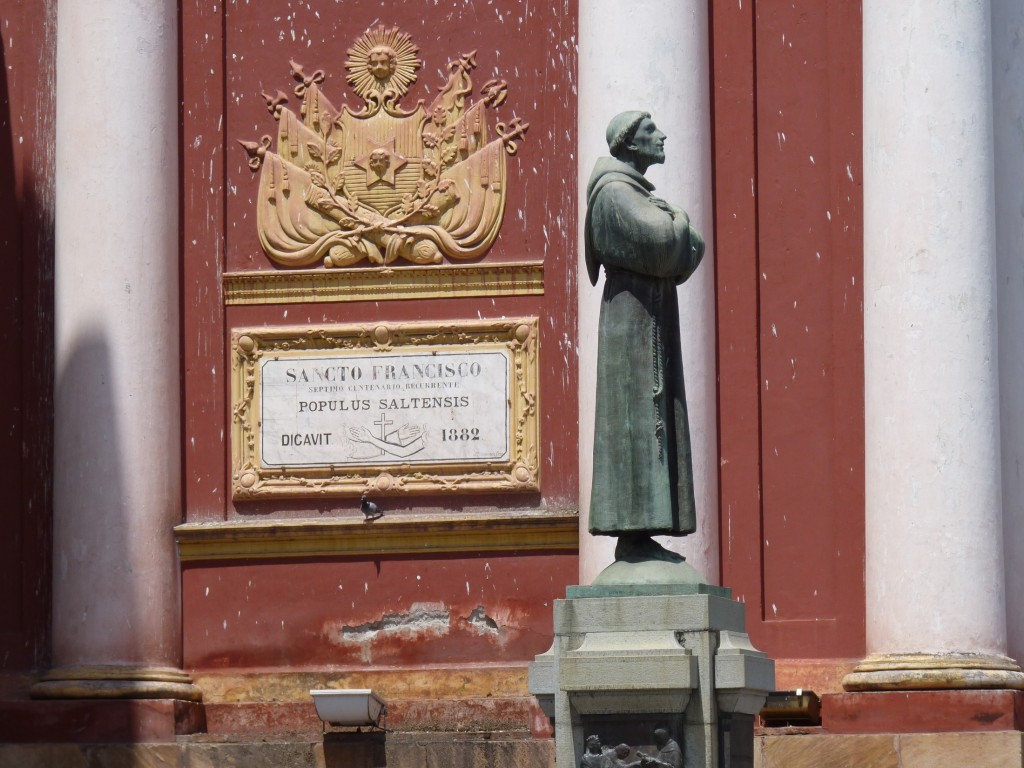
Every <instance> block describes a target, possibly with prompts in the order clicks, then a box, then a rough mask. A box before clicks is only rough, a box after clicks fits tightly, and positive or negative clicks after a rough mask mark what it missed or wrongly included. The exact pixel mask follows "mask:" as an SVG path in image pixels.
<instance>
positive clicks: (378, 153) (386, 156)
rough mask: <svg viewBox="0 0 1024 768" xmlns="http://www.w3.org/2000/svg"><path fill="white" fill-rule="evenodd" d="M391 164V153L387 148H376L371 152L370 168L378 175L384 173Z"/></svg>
mask: <svg viewBox="0 0 1024 768" xmlns="http://www.w3.org/2000/svg"><path fill="white" fill-rule="evenodd" d="M389 165H391V154H390V153H389V152H388V151H387V150H386V149H375V150H373V152H371V153H370V169H371V170H372V171H373V172H374V173H376V174H377V175H378V176H382V175H384V173H385V172H386V171H387V169H388V166H389Z"/></svg>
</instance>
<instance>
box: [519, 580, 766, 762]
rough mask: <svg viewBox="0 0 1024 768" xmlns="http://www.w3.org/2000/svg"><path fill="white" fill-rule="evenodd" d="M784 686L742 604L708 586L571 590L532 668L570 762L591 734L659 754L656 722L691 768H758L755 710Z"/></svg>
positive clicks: (533, 682)
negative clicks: (754, 637) (748, 626)
mask: <svg viewBox="0 0 1024 768" xmlns="http://www.w3.org/2000/svg"><path fill="white" fill-rule="evenodd" d="M774 685H775V665H774V662H773V661H772V660H771V659H769V658H768V657H767V656H766V655H765V654H763V653H761V652H760V651H757V650H755V649H754V648H753V646H751V645H750V641H749V639H748V637H747V635H746V633H745V631H744V618H743V605H742V604H741V603H738V602H736V601H734V600H732V599H731V598H730V596H729V590H727V589H722V588H720V587H713V586H709V585H706V584H700V585H673V586H661V585H655V586H646V587H640V586H636V587H630V586H603V587H597V586H593V587H570V588H569V590H568V595H567V599H565V600H557V601H555V642H554V645H553V646H552V648H551V650H550V651H548V652H547V653H545V654H542V655H540V656H538V657H537V660H536V661H535V662H534V663H533V664H532V665H531V669H530V692H531V693H533V694H534V695H536V696H537V697H538V699H539V700H540V702H541V706H542V707H543V708H544V709H545V711H547V712H549V713H553V716H554V721H555V743H556V749H557V755H558V764H559V765H568V766H577V765H579V764H580V760H581V758H582V757H583V754H584V749H585V738H586V737H587V736H589V735H591V734H597V735H599V736H600V737H601V739H602V743H603V744H605V745H608V746H614V745H615V744H619V743H626V744H629V745H630V746H633V747H637V746H639V745H644V744H646V745H648V746H646V747H641V748H643V749H644V751H645V752H647V753H648V754H655V753H656V752H657V749H655V748H653V747H651V746H650V745H651V744H652V743H653V737H652V735H651V734H652V733H653V730H654V729H655V728H664V729H665V730H667V731H668V732H669V733H670V734H671V736H672V738H673V739H675V740H676V741H677V742H678V743H679V745H680V747H681V749H682V752H683V755H684V758H685V763H684V764H685V766H686V768H698V767H700V768H717V766H743V765H751V766H752V765H753V756H752V753H753V749H752V744H753V722H754V716H755V715H756V714H757V712H758V711H759V710H760V709H761V706H762V704H763V703H764V700H765V697H766V696H767V694H768V692H769V691H770V690H772V689H773V688H774ZM631 759H634V758H631Z"/></svg>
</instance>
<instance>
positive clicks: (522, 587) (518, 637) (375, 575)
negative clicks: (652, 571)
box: [182, 552, 577, 670]
mask: <svg viewBox="0 0 1024 768" xmlns="http://www.w3.org/2000/svg"><path fill="white" fill-rule="evenodd" d="M208 565H209V564H206V565H204V564H201V563H200V564H196V565H194V566H189V567H187V568H186V569H185V571H184V576H183V579H184V581H183V587H184V589H183V594H182V597H183V600H184V604H185V624H184V629H185V632H184V635H185V666H186V668H188V669H206V670H215V669H238V668H246V667H288V668H290V669H309V668H314V669H315V668H323V667H349V668H358V667H384V666H388V667H403V666H407V667H412V666H423V665H460V664H478V663H518V662H523V661H532V660H533V657H534V656H535V655H537V654H538V653H543V652H544V651H546V650H547V649H548V647H549V646H550V645H551V634H552V625H551V605H552V601H553V600H554V599H556V598H562V597H565V584H566V583H568V582H570V581H574V580H575V576H576V570H577V564H576V555H575V553H572V552H566V553H554V554H551V553H544V554H532V555H531V554H528V553H515V554H495V553H491V554H486V555H484V554H481V555H476V556H473V555H462V554H460V555H451V556H439V557H410V558H395V557H385V558H378V559H367V560H357V559H337V560H318V561H308V560H307V561H290V562H289V561H271V562H266V561H264V562H259V561H257V562H253V561H249V562H244V561H243V562H236V563H232V564H229V565H221V566H220V567H208Z"/></svg>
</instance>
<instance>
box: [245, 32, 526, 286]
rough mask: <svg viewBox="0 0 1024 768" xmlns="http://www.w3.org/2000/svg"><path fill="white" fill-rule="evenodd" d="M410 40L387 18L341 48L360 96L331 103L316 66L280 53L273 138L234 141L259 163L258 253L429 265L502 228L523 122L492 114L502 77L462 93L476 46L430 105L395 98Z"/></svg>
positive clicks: (412, 69)
mask: <svg viewBox="0 0 1024 768" xmlns="http://www.w3.org/2000/svg"><path fill="white" fill-rule="evenodd" d="M418 52H419V49H418V48H417V47H416V46H415V45H414V44H413V42H412V39H411V38H410V37H409V35H407V34H406V33H404V32H401V31H399V30H398V29H397V28H394V27H392V28H387V27H384V26H383V25H382V26H378V27H376V28H374V29H371V30H369V31H368V32H366V33H365V34H364V35H363V36H362V37H360V38H359V39H358V40H356V41H355V43H354V44H353V45H352V47H351V48H349V50H348V60H347V61H346V63H345V69H346V70H347V72H348V75H347V78H346V80H347V82H348V84H349V85H350V86H351V87H352V90H353V91H355V93H356V94H357V95H358V96H359V97H360V98H361V99H362V102H363V103H362V105H361V106H360V107H358V108H355V109H350V108H349V107H348V106H347V105H344V106H342V107H341V108H340V109H337V108H335V107H334V106H333V105H332V104H331V103H330V101H328V99H327V98H326V96H325V95H324V93H323V90H322V86H323V84H324V83H325V81H326V79H327V76H326V74H325V73H324V72H323V71H321V70H317V71H315V72H313V73H312V74H307V73H306V72H305V70H304V69H303V68H302V66H301V65H300V64H297V63H296V62H291V65H292V74H293V76H294V77H295V79H296V80H297V81H298V85H297V86H296V87H295V89H294V93H295V95H296V97H298V98H300V99H301V100H302V103H301V107H300V108H299V110H298V112H297V113H296V112H293V111H292V110H291V109H289V108H288V107H287V106H286V103H287V98H286V97H285V96H284V94H281V93H280V92H278V95H277V96H275V97H270V96H267V95H265V98H266V101H267V109H268V110H269V111H270V113H271V114H272V115H273V116H274V117H275V118H276V119H277V121H278V131H277V141H276V145H274V147H273V149H272V150H271V149H270V147H271V144H272V143H273V140H272V139H271V138H270V136H265V137H263V139H262V140H261V141H259V142H245V141H240V142H239V143H240V144H242V146H243V147H244V148H245V149H246V151H247V152H248V153H249V167H250V168H252V169H253V170H260V189H259V196H258V201H257V216H256V219H257V227H258V230H259V237H260V244H261V245H262V246H263V250H264V252H265V253H266V254H267V256H268V257H269V258H270V259H271V260H272V261H273V262H275V263H277V264H280V265H282V266H288V267H308V266H313V265H315V264H317V263H318V262H319V263H322V264H323V266H325V267H329V268H330V267H347V266H351V265H355V264H358V263H360V262H363V261H369V262H370V263H372V264H381V265H383V264H390V263H392V262H394V261H396V260H397V259H403V260H406V261H411V262H414V263H417V264H440V263H442V262H443V261H444V260H445V259H450V260H468V259H478V258H480V257H482V256H484V255H485V254H486V252H487V250H488V249H489V248H490V247H491V245H492V244H493V242H494V240H495V238H496V237H497V235H498V231H499V229H500V227H501V220H502V216H503V214H504V206H505V193H506V165H505V162H506V161H505V158H506V156H507V155H514V154H515V153H516V151H517V149H518V142H519V141H520V140H521V139H522V138H523V137H524V136H525V134H526V131H527V129H528V128H529V125H528V124H527V123H524V122H523V121H522V120H520V119H519V118H513V119H512V120H511V121H509V122H508V123H507V124H506V123H504V122H496V123H495V124H494V128H493V132H494V134H496V135H495V136H493V137H492V135H491V132H492V128H491V125H490V122H491V121H490V112H491V111H493V110H494V109H496V108H498V107H499V106H501V105H502V104H503V103H504V102H505V100H506V98H507V95H508V84H507V83H506V82H505V81H503V80H490V81H488V82H487V83H485V84H484V86H483V88H481V91H480V99H479V100H477V101H475V102H470V101H469V97H470V96H471V94H472V93H473V83H472V80H471V78H470V73H471V72H472V70H473V69H475V68H476V52H475V51H473V52H471V53H467V54H463V55H461V56H460V57H459V58H457V59H455V60H454V61H452V62H451V63H449V65H448V71H449V77H448V82H447V83H445V85H444V86H442V87H441V89H440V92H439V93H438V95H437V96H436V97H435V98H434V100H433V101H432V102H431V103H430V104H425V103H424V102H423V101H420V102H418V103H417V104H416V106H415V107H413V108H412V109H411V110H408V111H407V110H405V109H403V108H402V107H401V105H400V101H401V99H402V97H404V96H405V95H406V94H407V93H408V91H409V88H410V87H411V86H412V84H413V83H415V81H416V73H417V72H418V70H419V69H420V67H421V66H422V64H421V62H420V60H419V59H418V58H417V54H418Z"/></svg>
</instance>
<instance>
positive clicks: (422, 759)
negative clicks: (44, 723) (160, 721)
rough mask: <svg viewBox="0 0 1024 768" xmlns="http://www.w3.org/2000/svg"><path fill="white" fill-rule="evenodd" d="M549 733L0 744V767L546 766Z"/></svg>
mask: <svg viewBox="0 0 1024 768" xmlns="http://www.w3.org/2000/svg"><path fill="white" fill-rule="evenodd" d="M554 765H555V745H554V742H553V741H552V740H549V739H548V740H537V739H533V738H531V737H530V735H529V734H527V733H505V732H496V733H457V734H456V733H411V732H407V733H388V734H384V733H380V732H376V733H363V734H357V733H344V734H335V733H328V734H325V735H324V736H323V737H322V738H318V739H315V740H294V741H287V740H282V741H271V740H265V741H257V740H251V739H249V740H244V741H222V740H221V741H218V740H214V739H213V738H212V737H203V736H184V737H179V738H178V740H177V741H176V742H175V743H164V744H6V745H0V768H58V767H59V768H225V766H245V767H246V768H424V766H445V768H480V767H481V766H487V768H554Z"/></svg>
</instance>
